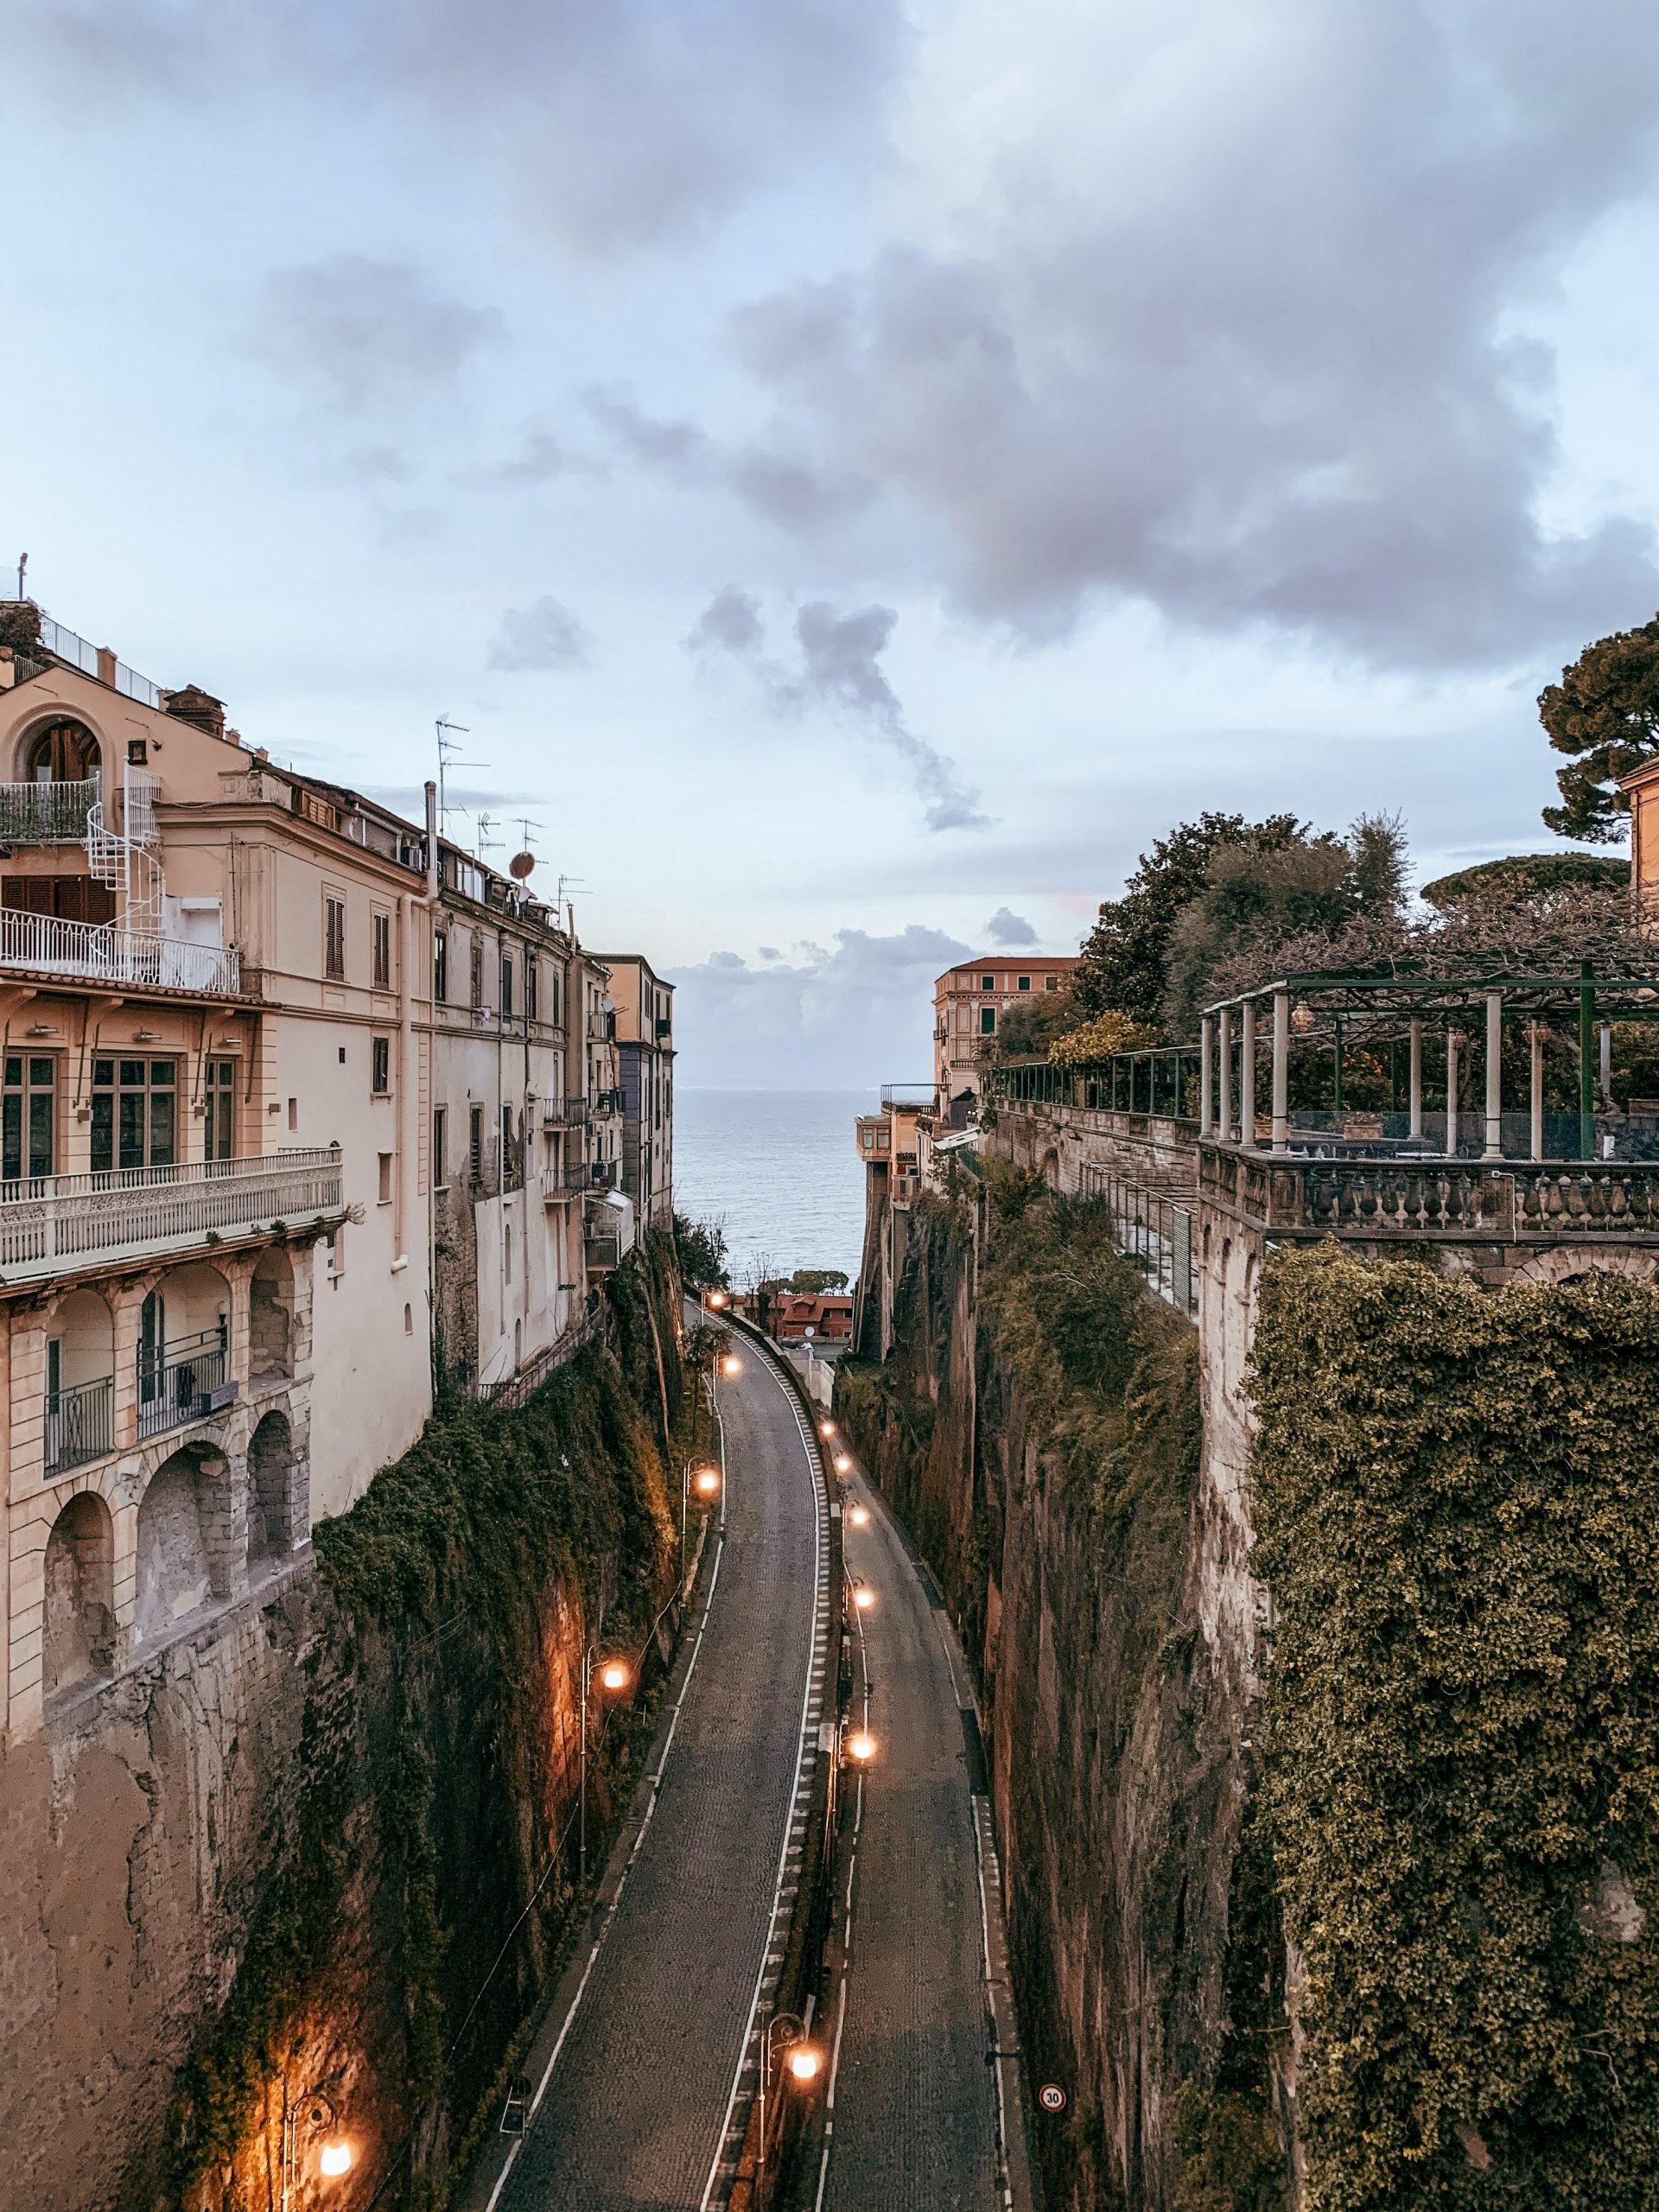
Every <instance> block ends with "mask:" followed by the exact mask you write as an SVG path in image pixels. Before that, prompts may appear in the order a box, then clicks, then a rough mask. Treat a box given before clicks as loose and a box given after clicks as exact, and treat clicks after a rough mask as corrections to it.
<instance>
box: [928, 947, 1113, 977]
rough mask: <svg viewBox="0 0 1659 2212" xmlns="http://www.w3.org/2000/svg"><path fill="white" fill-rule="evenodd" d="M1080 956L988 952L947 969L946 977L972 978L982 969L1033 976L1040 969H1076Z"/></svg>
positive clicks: (1072, 953) (1073, 954)
mask: <svg viewBox="0 0 1659 2212" xmlns="http://www.w3.org/2000/svg"><path fill="white" fill-rule="evenodd" d="M1077 957H1078V956H1077V954H1076V953H1075V952H1020V953H1012V952H986V953H982V954H981V955H980V957H978V958H977V959H976V960H959V961H957V964H956V966H955V967H954V968H947V969H945V971H944V976H971V975H973V974H974V973H975V972H976V970H977V969H981V968H988V969H993V970H995V969H1001V970H1002V971H1003V972H1004V973H1005V974H1007V975H1010V976H1012V975H1020V976H1032V975H1035V974H1036V973H1037V972H1038V970H1039V969H1049V970H1051V971H1052V969H1056V968H1075V967H1076V966H1077ZM944 976H940V978H939V981H940V982H944Z"/></svg>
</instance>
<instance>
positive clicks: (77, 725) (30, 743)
mask: <svg viewBox="0 0 1659 2212" xmlns="http://www.w3.org/2000/svg"><path fill="white" fill-rule="evenodd" d="M102 759H103V753H102V749H101V747H99V741H98V738H97V735H96V734H95V733H94V732H93V731H92V730H91V729H89V728H87V726H86V723H85V722H84V721H80V720H79V717H78V716H76V715H61V714H60V715H53V716H52V717H51V719H50V720H49V721H43V722H37V723H36V724H35V728H33V729H31V730H29V732H28V733H27V734H26V735H25V736H24V739H23V743H22V752H21V754H20V756H19V759H18V763H17V766H18V771H19V773H20V775H21V777H22V781H23V782H24V783H26V784H34V783H51V784H79V783H85V782H86V780H87V779H89V778H90V777H92V776H95V775H97V773H98V772H99V766H100V765H101V762H102Z"/></svg>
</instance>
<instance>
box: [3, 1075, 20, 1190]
mask: <svg viewBox="0 0 1659 2212" xmlns="http://www.w3.org/2000/svg"><path fill="white" fill-rule="evenodd" d="M0 1110H3V1116H4V1119H3V1125H0V1128H3V1134H0V1176H3V1178H4V1179H5V1180H6V1181H7V1182H8V1183H15V1182H16V1180H17V1178H18V1177H19V1176H20V1175H21V1174H22V1172H23V1143H22V1136H23V1102H22V1099H21V1098H20V1097H19V1096H17V1094H16V1091H13V1092H12V1093H11V1095H10V1097H8V1098H7V1100H6V1102H5V1105H4V1108H3V1109H0Z"/></svg>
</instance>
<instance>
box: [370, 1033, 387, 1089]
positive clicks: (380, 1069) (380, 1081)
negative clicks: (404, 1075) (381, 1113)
mask: <svg viewBox="0 0 1659 2212" xmlns="http://www.w3.org/2000/svg"><path fill="white" fill-rule="evenodd" d="M369 1058H370V1065H371V1069H372V1072H371V1074H370V1077H369V1088H370V1090H372V1091H373V1092H374V1093H375V1095H376V1096H377V1097H382V1098H383V1097H385V1095H386V1093H387V1092H388V1091H389V1090H391V1038H390V1037H377V1038H375V1039H373V1041H372V1043H371V1045H370V1046H369Z"/></svg>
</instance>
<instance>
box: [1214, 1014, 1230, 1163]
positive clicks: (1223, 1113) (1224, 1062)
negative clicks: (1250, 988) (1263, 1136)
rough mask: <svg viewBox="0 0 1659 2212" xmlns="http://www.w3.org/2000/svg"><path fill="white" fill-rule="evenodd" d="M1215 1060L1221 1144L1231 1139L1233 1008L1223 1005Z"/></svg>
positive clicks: (1227, 1142) (1228, 1142)
mask: <svg viewBox="0 0 1659 2212" xmlns="http://www.w3.org/2000/svg"><path fill="white" fill-rule="evenodd" d="M1217 1063H1218V1065H1217V1073H1218V1074H1219V1076H1220V1077H1221V1088H1220V1092H1219V1095H1218V1097H1217V1105H1218V1107H1219V1109H1220V1111H1219V1113H1218V1115H1217V1121H1218V1122H1219V1124H1220V1135H1221V1141H1222V1142H1223V1144H1230V1143H1231V1142H1232V1141H1233V1010H1232V1008H1231V1007H1226V1006H1224V1007H1223V1008H1222V1009H1221V1050H1220V1052H1218V1053H1217Z"/></svg>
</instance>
